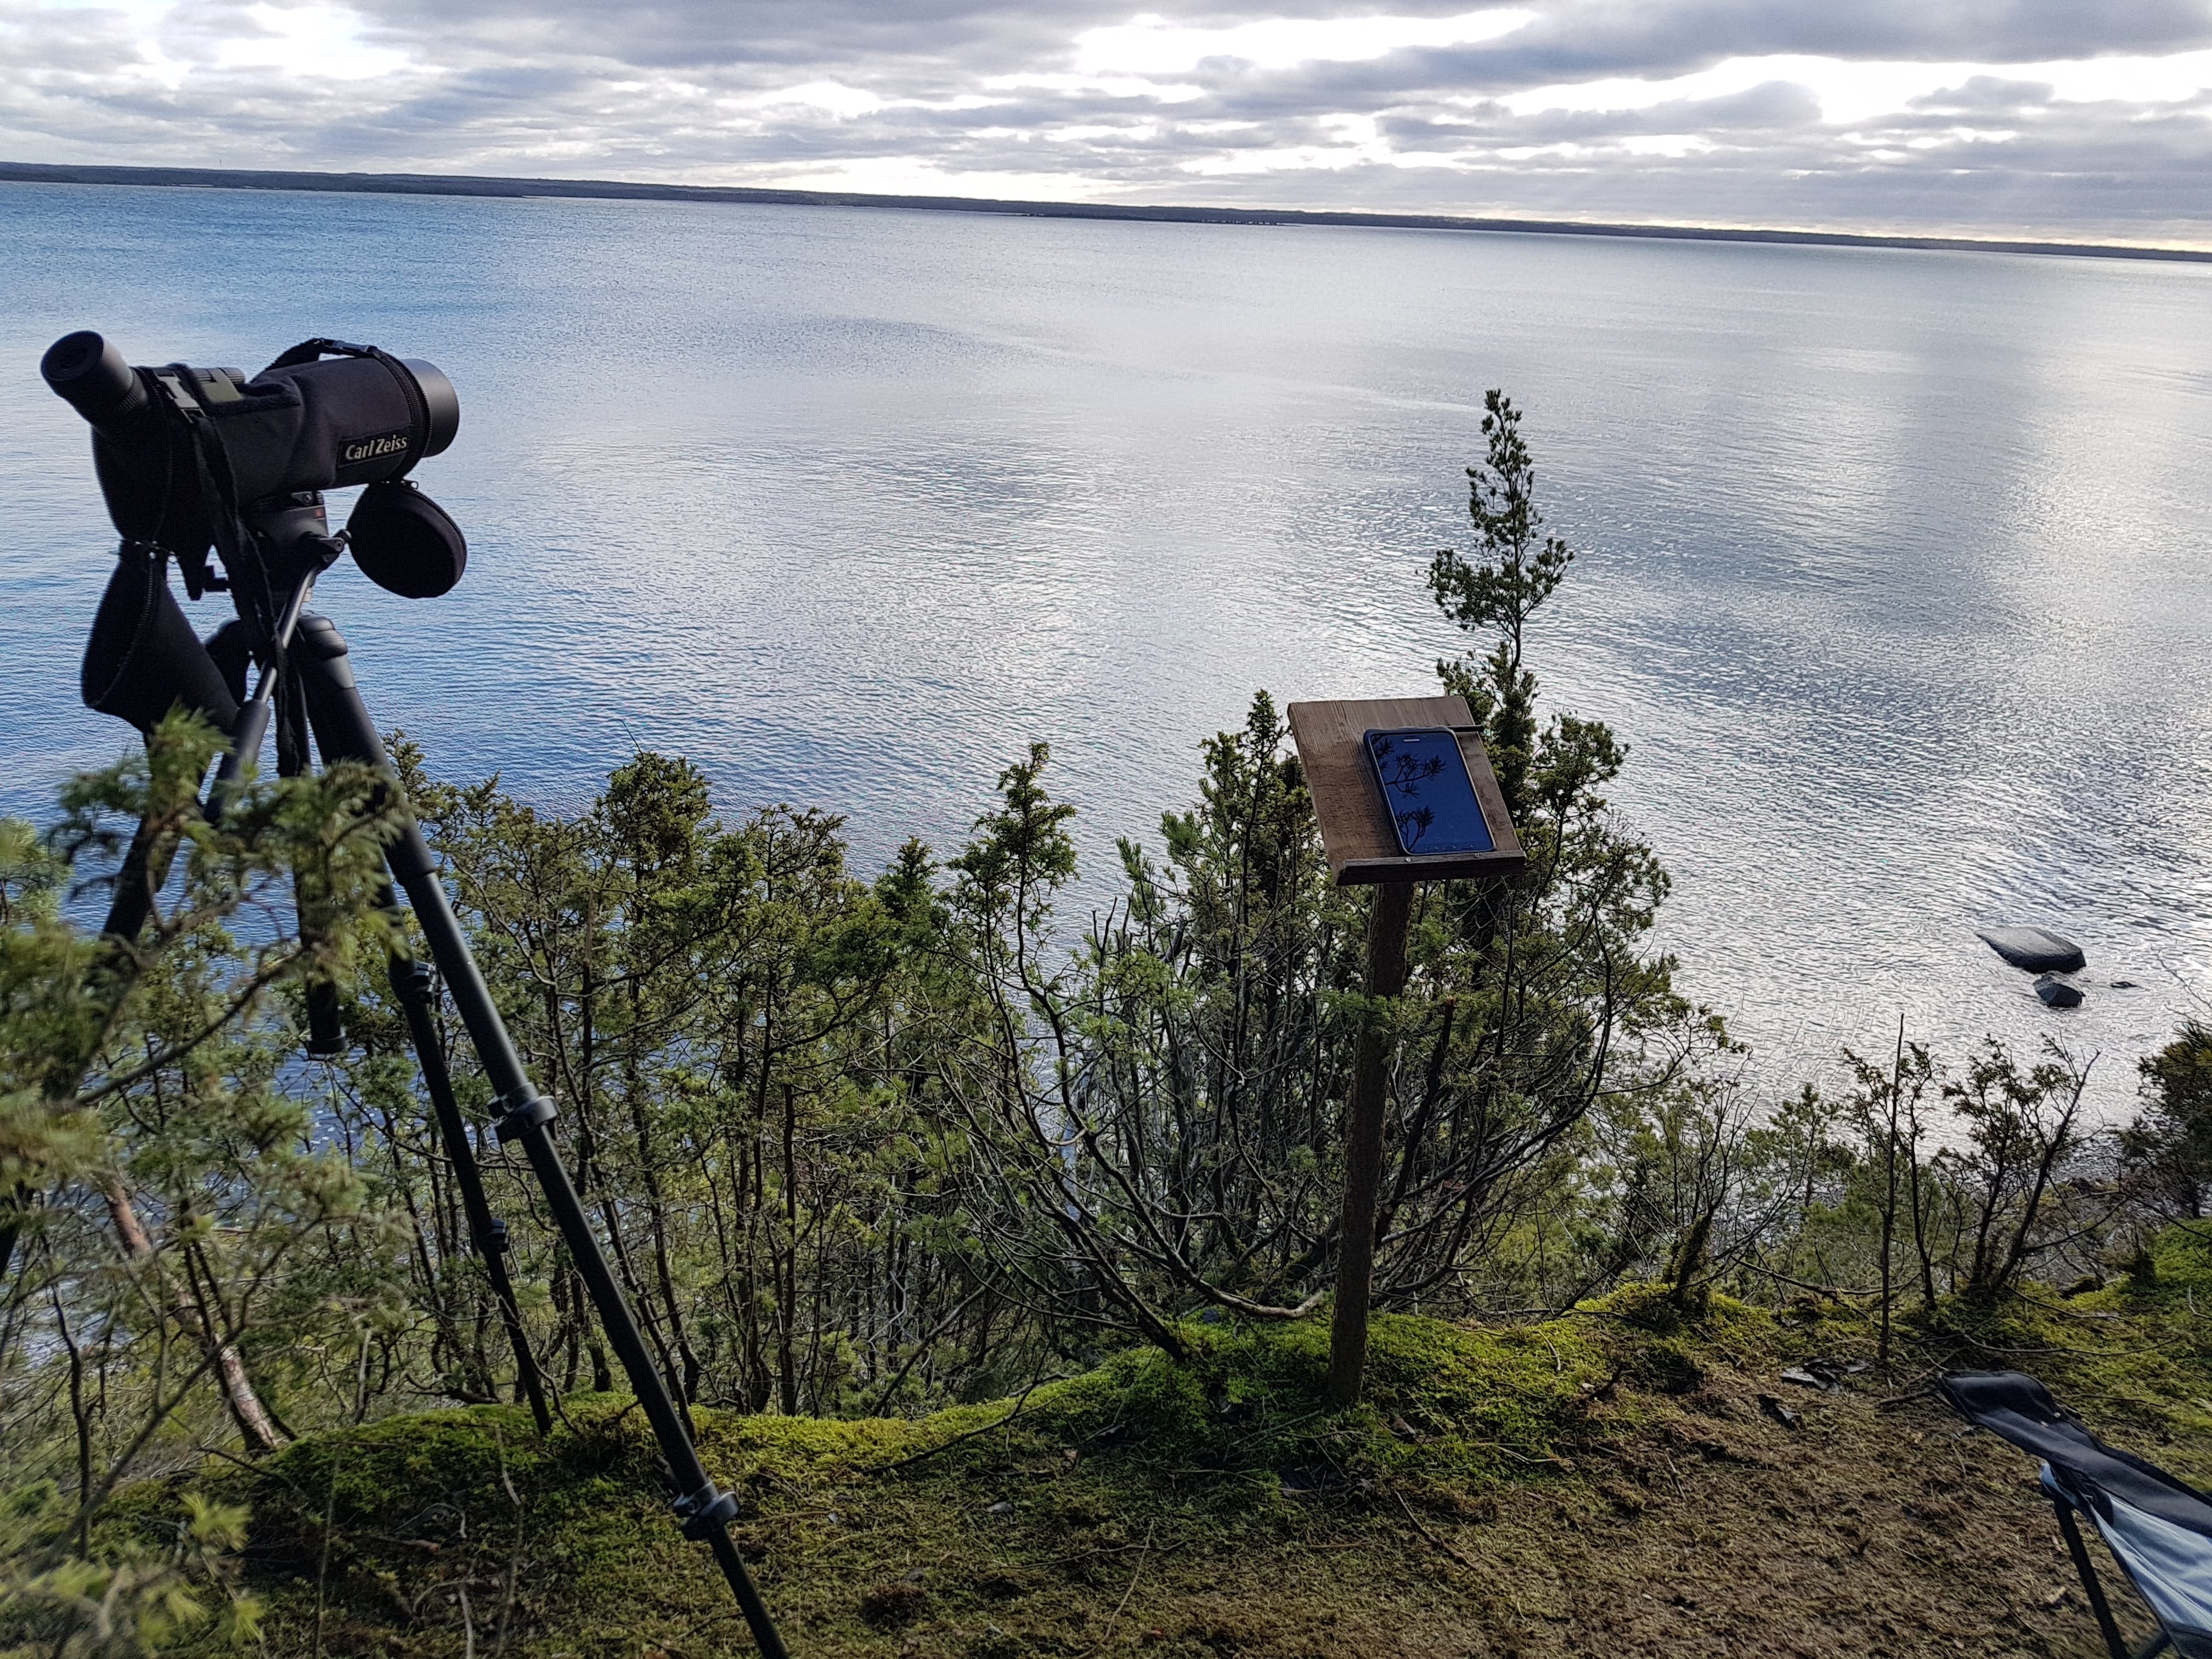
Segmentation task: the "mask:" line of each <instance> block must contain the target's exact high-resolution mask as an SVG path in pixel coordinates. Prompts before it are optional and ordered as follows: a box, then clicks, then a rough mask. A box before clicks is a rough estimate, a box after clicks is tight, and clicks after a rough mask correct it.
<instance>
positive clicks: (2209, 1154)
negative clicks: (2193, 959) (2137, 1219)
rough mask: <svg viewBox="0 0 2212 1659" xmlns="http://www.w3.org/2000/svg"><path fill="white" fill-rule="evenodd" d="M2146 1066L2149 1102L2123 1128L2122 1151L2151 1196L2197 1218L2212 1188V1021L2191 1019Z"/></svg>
mask: <svg viewBox="0 0 2212 1659" xmlns="http://www.w3.org/2000/svg"><path fill="white" fill-rule="evenodd" d="M2141 1069H2142V1084H2143V1094H2144V1097H2145V1107H2144V1109H2143V1111H2142V1114H2141V1115H2139V1116H2138V1117H2136V1120H2135V1121H2134V1122H2133V1123H2131V1124H2130V1125H2129V1127H2127V1128H2126V1129H2125V1130H2124V1131H2123V1132H2122V1133H2121V1136H2120V1148H2121V1151H2122V1152H2123V1153H2124V1155H2125V1157H2126V1158H2127V1160H2128V1162H2129V1164H2130V1166H2131V1170H2130V1173H2131V1174H2132V1175H2133V1176H2134V1178H2135V1186H2136V1190H2137V1191H2138V1192H2139V1193H2140V1194H2142V1196H2143V1197H2144V1199H2145V1200H2147V1201H2148V1202H2149V1203H2150V1204H2152V1205H2153V1206H2154V1207H2155V1208H2156V1209H2157V1210H2158V1211H2159V1212H2160V1213H2162V1214H2165V1215H2168V1216H2176V1217H2186V1218H2189V1219H2191V1220H2196V1219H2197V1218H2201V1217H2202V1216H2203V1214H2204V1195H2205V1191H2206V1189H2207V1188H2212V1024H2206V1023H2205V1022H2204V1021H2203V1020H2199V1019H2191V1020H2187V1021H2185V1022H2184V1023H2183V1025H2182V1028H2181V1030H2180V1033H2179V1035H2178V1036H2176V1037H2175V1038H2174V1039H2173V1041H2172V1042H2169V1043H2167V1044H2166V1047H2165V1048H2161V1049H2160V1050H2159V1051H2158V1052H2157V1053H2156V1054H2149V1055H2147V1056H2145V1057H2144V1059H2143V1060H2142V1066H2141Z"/></svg>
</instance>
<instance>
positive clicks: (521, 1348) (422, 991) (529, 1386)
mask: <svg viewBox="0 0 2212 1659" xmlns="http://www.w3.org/2000/svg"><path fill="white" fill-rule="evenodd" d="M388 966H389V968H390V969H391V975H392V995H393V996H394V997H396V998H398V1002H399V1006H400V1009H401V1011H402V1012H404V1013H405V1015H406V1016H407V1031H408V1035H409V1036H411V1037H412V1038H413V1039H414V1042H415V1054H416V1060H418V1061H419V1062H420V1063H421V1065H422V1086H423V1087H424V1088H426V1089H428V1091H429V1092H430V1103H431V1105H432V1107H433V1108H434V1109H435V1110H436V1112H437V1115H438V1136H439V1139H441V1140H443V1141H444V1142H445V1143H446V1156H447V1158H449V1159H450V1160H451V1161H452V1163H453V1178H454V1179H455V1180H456V1181H457V1182H459V1183H460V1188H461V1207H462V1209H463V1210H465V1212H467V1214H468V1218H469V1236H470V1237H471V1238H472V1239H473V1240H474V1241H475V1243H476V1247H477V1258H478V1259H479V1260H480V1261H483V1267H484V1276H485V1277H486V1278H488V1279H490V1280H491V1288H492V1294H493V1296H494V1297H496V1298H497V1299H498V1302H499V1316H500V1322H501V1323H502V1324H504V1325H505V1326H506V1327H507V1341H508V1343H509V1344H510V1345H511V1346H513V1349H514V1374H515V1386H516V1389H517V1391H518V1392H520V1394H522V1395H525V1396H526V1398H527V1399H528V1400H529V1401H530V1414H531V1415H532V1417H534V1418H536V1419H538V1433H539V1434H540V1435H545V1434H550V1433H551V1432H552V1429H553V1418H552V1414H551V1413H550V1412H549V1411H548V1410H547V1409H546V1406H545V1386H544V1381H543V1379H542V1378H541V1377H540V1376H539V1375H538V1357H537V1355H535V1354H533V1353H532V1352H531V1351H530V1338H529V1336H528V1334H526V1333H525V1331H524V1330H523V1328H522V1311H521V1310H520V1308H519V1307H518V1306H517V1305H516V1304H515V1300H514V1282H513V1280H512V1279H509V1278H508V1277H507V1227H506V1225H505V1224H504V1223H502V1222H500V1221H495V1220H494V1219H493V1218H492V1213H491V1205H490V1204H489V1202H488V1201H487V1200H486V1199H485V1197H484V1187H483V1171H482V1170H479V1169H477V1160H476V1153H475V1152H474V1150H473V1149H472V1148H471V1146H470V1145H469V1134H468V1127H467V1126H466V1125H465V1124H464V1123H463V1122H462V1121H461V1108H460V1103H459V1101H457V1100H455V1099H454V1098H453V1078H452V1077H451V1076H450V1075H449V1074H448V1073H447V1070H446V1053H445V1049H444V1048H442V1047H441V1045H440V1043H439V1042H438V1033H437V1030H436V1028H435V1026H433V1025H432V1024H431V1023H430V970H429V969H428V968H427V967H425V966H424V965H423V964H422V963H419V962H416V961H415V960H414V959H413V958H412V957H404V956H396V955H395V956H394V957H392V960H391V962H390V963H389V964H388Z"/></svg>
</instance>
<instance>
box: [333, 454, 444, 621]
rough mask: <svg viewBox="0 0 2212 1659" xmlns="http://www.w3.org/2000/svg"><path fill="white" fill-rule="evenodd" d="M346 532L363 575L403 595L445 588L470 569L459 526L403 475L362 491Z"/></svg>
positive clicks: (432, 594)
mask: <svg viewBox="0 0 2212 1659" xmlns="http://www.w3.org/2000/svg"><path fill="white" fill-rule="evenodd" d="M346 536H347V539H348V540H349V541H350V542H351V543H352V544H353V562H355V563H356V564H357V565H359V566H360V567H361V569H362V574H363V575H365V576H367V577H368V579H369V580H371V581H373V582H374V583H375V584H376V585H377V586H379V587H381V588H383V589H385V590H386V592H392V593H397V594H398V595H399V596H400V597H401V598H402V599H436V598H437V597H438V596H439V595H440V594H441V593H446V592H451V591H452V589H453V584H454V583H455V582H458V581H459V580H460V579H461V573H462V572H463V571H464V570H466V569H467V568H469V544H468V542H467V540H466V539H465V538H464V537H463V536H462V534H461V527H460V526H459V525H457V524H455V523H454V522H453V520H451V519H449V518H448V517H447V516H446V509H445V508H443V507H440V506H439V505H438V504H437V502H435V501H432V500H431V499H430V498H429V497H428V495H424V494H423V493H422V491H421V490H419V489H416V487H415V485H414V484H413V483H412V482H411V481H410V480H408V479H405V478H393V479H391V480H388V481H387V482H386V483H373V484H371V485H369V487H368V489H364V490H362V492H361V499H360V500H359V501H356V502H355V503H354V507H353V513H352V516H350V517H349V518H348V519H347V520H346Z"/></svg>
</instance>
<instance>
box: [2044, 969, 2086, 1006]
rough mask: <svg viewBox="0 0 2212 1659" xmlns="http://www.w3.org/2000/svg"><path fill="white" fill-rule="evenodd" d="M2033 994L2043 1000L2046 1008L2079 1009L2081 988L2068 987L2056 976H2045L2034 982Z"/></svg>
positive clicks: (2075, 986)
mask: <svg viewBox="0 0 2212 1659" xmlns="http://www.w3.org/2000/svg"><path fill="white" fill-rule="evenodd" d="M2035 994H2036V995H2038V996H2039V997H2041V998H2042V999H2043V1002H2044V1006H2045V1007H2047V1008H2079V1007H2080V1006H2081V987H2080V986H2078V985H2069V984H2068V983H2067V982H2066V981H2064V980H2063V979H2061V978H2059V977H2058V975H2056V974H2045V975H2043V976H2042V978H2040V979H2039V980H2037V981H2035Z"/></svg>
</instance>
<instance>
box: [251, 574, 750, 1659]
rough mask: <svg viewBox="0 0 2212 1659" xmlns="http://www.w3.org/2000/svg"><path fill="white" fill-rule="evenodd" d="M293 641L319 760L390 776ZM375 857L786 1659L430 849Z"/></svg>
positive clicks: (378, 746)
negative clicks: (398, 891) (392, 881)
mask: <svg viewBox="0 0 2212 1659" xmlns="http://www.w3.org/2000/svg"><path fill="white" fill-rule="evenodd" d="M293 659H294V660H295V662H297V663H298V664H299V665H300V668H301V679H302V682H303V684H304V685H305V688H306V690H307V714H308V718H309V719H310V720H312V721H313V726H314V730H315V742H316V744H318V745H319V747H320V748H321V750H322V751H323V758H324V759H325V761H331V760H356V761H361V762H363V763H367V764H368V765H371V766H374V767H375V768H377V769H379V770H380V771H385V772H387V773H388V772H389V771H390V769H391V762H390V761H389V760H388V759H387V758H386V756H385V753H384V744H383V742H382V740H381V739H380V738H378V736H377V734H376V723H375V722H374V720H371V719H370V718H369V713H368V705H367V704H366V703H364V702H362V698H361V691H360V689H359V688H358V687H357V686H356V684H354V678H353V671H352V669H351V668H350V667H349V665H348V664H347V662H346V644H345V641H344V640H343V638H341V637H340V635H339V634H338V631H337V628H335V627H334V626H333V625H332V624H331V623H330V621H329V620H328V619H327V618H325V617H301V620H300V627H299V632H298V634H297V635H295V647H294V652H293ZM385 858H386V862H387V863H389V864H390V865H391V866H392V874H393V875H394V876H395V877H396V878H398V882H399V884H400V886H402V887H403V888H404V889H405V890H406V892H407V898H408V902H410V904H412V905H413V906H414V909H415V920H416V924H417V925H418V926H419V927H421V928H422V937H423V938H424V939H426V940H427V941H428V944H429V946H430V954H431V956H432V957H434V958H435V960H436V962H437V964H438V968H439V970H440V971H441V973H443V974H444V975H445V976H446V988H447V992H448V993H449V994H451V995H452V997H453V1006H454V1007H455V1008H457V1009H458V1010H459V1012H460V1016H461V1022H462V1024H465V1026H467V1028H468V1032H469V1040H470V1042H471V1044H472V1045H473V1046H474V1047H475V1048H476V1051H477V1059H478V1060H480V1061H481V1062H482V1063H483V1068H484V1075H485V1076H486V1077H487V1078H489V1079H490V1082H491V1086H492V1089H493V1091H494V1092H495V1094H496V1095H497V1096H498V1098H499V1103H500V1105H501V1107H502V1108H503V1112H502V1115H501V1118H500V1120H499V1124H498V1134H499V1138H500V1139H501V1142H502V1143H505V1144H513V1143H514V1142H517V1141H519V1142H520V1143H521V1146H522V1152H523V1155H524V1156H525V1157H526V1158H528V1159H529V1160H530V1167H531V1170H532V1172H534V1173H535V1174H536V1176H538V1185H539V1186H541V1187H542V1188H544V1191H545V1202H546V1207H547V1208H548V1209H550V1211H551V1212H552V1214H553V1219H554V1223H555V1225H557V1226H558V1227H559V1228H560V1230H561V1237H562V1242H563V1243H565V1244H567V1246H568V1255H569V1258H570V1259H571V1260H572V1261H574V1263H575V1266H576V1270H577V1272H578V1273H579V1274H580V1275H581V1277H582V1279H583V1280H584V1284H585V1287H586V1289H587V1290H588V1291H590V1292H591V1297H592V1304H593V1306H594V1307H596V1308H597V1309H598V1310H599V1323H600V1325H601V1327H602V1328H604V1329H605V1332H606V1334H607V1340H608V1342H609V1343H610V1344H611V1346H613V1348H614V1351H615V1354H616V1357H617V1358H619V1359H620V1360H621V1361H622V1366H623V1370H624V1371H625V1372H626V1373H627V1374H628V1375H629V1385H630V1390H631V1392H632V1393H633V1394H635V1395H636V1397H637V1403H638V1404H639V1405H640V1406H641V1407H643V1408H644V1412H645V1416H646V1420H647V1422H648V1423H650V1424H651V1425H653V1437H654V1438H655V1439H656V1440H658V1441H659V1443H660V1455H661V1456H662V1457H663V1458H664V1459H665V1461H666V1462H667V1465H668V1472H669V1474H670V1475H671V1477H672V1479H673V1480H674V1482H675V1486H676V1490H677V1492H678V1497H677V1498H676V1513H677V1514H678V1516H680V1517H681V1518H682V1520H683V1524H684V1536H685V1537H687V1538H693V1539H699V1540H702V1541H705V1542H706V1543H707V1544H708V1547H710V1548H711V1549H712V1550H713V1551H714V1559H715V1562H716V1563H717V1565H720V1567H721V1569H722V1576H723V1577H725V1578H726V1579H728V1580H729V1583H730V1589H731V1590H732V1593H734V1594H735V1595H736V1596H737V1598H738V1607H740V1608H741V1609H742V1610H743V1611H744V1616H745V1623H746V1625H747V1626H750V1628H751V1631H752V1633H753V1640H754V1641H755V1642H757V1644H759V1645H760V1650H761V1652H762V1653H763V1655H765V1656H766V1659H788V1655H789V1650H788V1649H787V1648H786V1647H785V1646H784V1645H783V1638H782V1637H781V1636H780V1635H778V1634H777V1633H776V1628H775V1620H773V1619H772V1618H770V1617H769V1611H768V1607H767V1605H766V1603H764V1602H763V1601H762V1600H761V1597H760V1591H759V1589H757V1588H756V1587H755V1585H754V1583H753V1581H752V1575H751V1574H750V1573H749V1572H747V1571H745V1564H744V1558H743V1557H742V1556H740V1555H739V1554H738V1547H737V1545H736V1543H735V1541H732V1539H731V1537H730V1534H729V1523H730V1522H731V1521H732V1519H733V1518H735V1516H736V1515H737V1512H738V1500H737V1499H736V1498H735V1497H733V1496H732V1495H731V1494H730V1493H727V1492H723V1491H722V1490H721V1489H720V1488H719V1487H718V1486H715V1485H714V1481H712V1480H709V1479H708V1475H707V1466H706V1465H705V1464H703V1463H702V1462H700V1461H699V1451H698V1448H697V1447H696V1446H694V1445H693V1444H692V1443H691V1427H690V1424H689V1423H688V1422H687V1421H686V1420H685V1419H684V1417H683V1415H682V1414H681V1413H678V1410H677V1408H676V1401H674V1399H673V1398H671V1395H669V1392H668V1385H667V1383H666V1381H665V1379H664V1378H663V1377H662V1376H661V1374H660V1368H659V1366H658V1365H656V1364H653V1355H652V1353H651V1352H649V1351H648V1350H647V1347H646V1346H645V1337H644V1335H643V1334H642V1333H641V1332H640V1331H639V1329H638V1327H637V1316H635V1314H634V1313H632V1312H631V1311H630V1306H629V1301H628V1299H627V1298H626V1297H624V1296H623V1291H622V1286H621V1285H620V1284H619V1283H617V1280H616V1279H615V1275H614V1270H613V1269H612V1268H611V1267H609V1266H608V1264H607V1257H606V1252H605V1250H604V1249H601V1248H600V1245H599V1235H598V1234H597V1233H595V1232H593V1231H592V1224H591V1220H590V1218H589V1217H587V1216H586V1214H585V1212H584V1206H583V1205H582V1203H581V1202H580V1201H579V1200H578V1199H577V1197H576V1189H575V1188H574V1185H572V1184H571V1183H570V1182H569V1180H568V1170H567V1168H566V1167H565V1166H564V1165H563V1164H562V1162H561V1152H560V1148H559V1147H558V1146H556V1144H555V1142H554V1139H553V1128H552V1124H553V1118H554V1110H553V1103H552V1102H551V1101H550V1100H547V1099H546V1098H544V1097H543V1096H541V1095H540V1094H538V1091H537V1090H536V1089H534V1088H533V1087H532V1085H531V1082H530V1077H529V1074H528V1073H526V1072H525V1071H524V1069H523V1066H522V1057H521V1056H520V1054H517V1053H516V1052H515V1050H514V1043H513V1040H512V1039H511V1038H509V1037H508V1036H507V1026H506V1024H505V1022H503V1021H502V1020H501V1018H500V1017H499V1009H498V1006H496V1005H495V1003H494V1002H493V1000H492V995H491V991H490V989H489V987H487V986H486V985H485V984H484V981H483V975H482V974H480V973H479V972H478V971H477V964H476V958H475V957H472V956H471V954H470V952H469V945H468V939H467V936H466V935H465V934H464V933H462V932H461V924H460V921H459V918H458V917H456V916H455V915H453V906H452V904H451V903H450V902H448V901H447V897H446V890H445V889H444V888H443V887H442V886H441V885H440V884H439V883H438V878H437V866H436V864H435V860H432V858H431V856H430V849H429V847H428V844H427V843H425V842H424V841H423V839H422V830H421V829H420V828H419V827H418V826H417V825H416V823H415V821H414V820H413V818H412V817H410V818H408V819H407V820H406V823H405V827H404V829H402V830H401V831H400V833H399V835H398V836H397V837H396V838H395V839H394V840H393V842H392V845H391V846H390V847H388V848H386V851H385Z"/></svg>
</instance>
